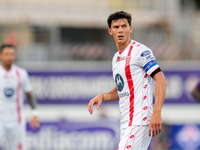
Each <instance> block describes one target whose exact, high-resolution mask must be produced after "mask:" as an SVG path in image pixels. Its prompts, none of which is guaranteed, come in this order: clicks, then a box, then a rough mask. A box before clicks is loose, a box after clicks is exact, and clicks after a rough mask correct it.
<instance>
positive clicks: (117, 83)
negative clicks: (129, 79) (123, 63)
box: [115, 74, 124, 92]
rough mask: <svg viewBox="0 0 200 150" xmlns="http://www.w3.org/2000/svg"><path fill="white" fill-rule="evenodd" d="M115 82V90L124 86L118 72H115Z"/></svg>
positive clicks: (120, 89) (119, 89)
mask: <svg viewBox="0 0 200 150" xmlns="http://www.w3.org/2000/svg"><path fill="white" fill-rule="evenodd" d="M115 83H116V85H117V90H118V91H120V92H121V91H122V90H123V88H124V80H123V78H122V76H121V75H120V74H116V76H115Z"/></svg>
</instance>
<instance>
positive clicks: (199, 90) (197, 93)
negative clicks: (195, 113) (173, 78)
mask: <svg viewBox="0 0 200 150" xmlns="http://www.w3.org/2000/svg"><path fill="white" fill-rule="evenodd" d="M192 96H193V97H194V98H195V99H196V100H197V102H199V103H200V81H199V83H198V84H197V85H196V87H195V88H194V89H193V90H192Z"/></svg>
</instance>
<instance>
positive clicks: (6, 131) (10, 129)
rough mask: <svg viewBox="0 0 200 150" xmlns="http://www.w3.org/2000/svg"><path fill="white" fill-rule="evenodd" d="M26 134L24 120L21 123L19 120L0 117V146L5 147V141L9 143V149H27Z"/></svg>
mask: <svg viewBox="0 0 200 150" xmlns="http://www.w3.org/2000/svg"><path fill="white" fill-rule="evenodd" d="M25 136H26V128H25V121H24V120H22V121H21V123H20V124H19V123H18V122H17V121H15V122H13V121H5V120H3V119H0V147H2V146H3V147H5V146H6V145H5V143H7V146H8V147H9V148H8V149H9V150H26V145H25V144H26V142H25V139H26V137H25ZM7 146H6V147H7Z"/></svg>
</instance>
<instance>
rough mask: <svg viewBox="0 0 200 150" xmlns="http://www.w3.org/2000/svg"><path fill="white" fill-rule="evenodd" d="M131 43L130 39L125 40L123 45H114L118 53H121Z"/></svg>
mask: <svg viewBox="0 0 200 150" xmlns="http://www.w3.org/2000/svg"><path fill="white" fill-rule="evenodd" d="M130 42H131V39H129V40H127V41H126V42H125V43H123V44H116V46H117V50H118V51H119V52H120V51H123V50H124V49H125V48H126V47H127V46H128V45H129V44H130Z"/></svg>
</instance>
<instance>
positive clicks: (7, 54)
mask: <svg viewBox="0 0 200 150" xmlns="http://www.w3.org/2000/svg"><path fill="white" fill-rule="evenodd" d="M0 58H1V61H2V64H4V65H6V66H10V65H12V63H13V61H14V60H15V50H14V49H13V48H11V47H5V48H4V49H3V51H2V52H1V54H0Z"/></svg>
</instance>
